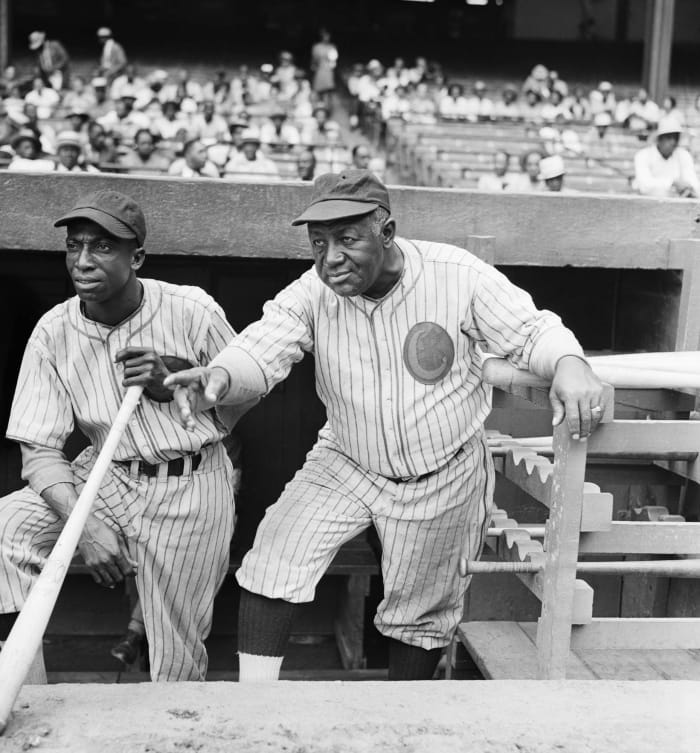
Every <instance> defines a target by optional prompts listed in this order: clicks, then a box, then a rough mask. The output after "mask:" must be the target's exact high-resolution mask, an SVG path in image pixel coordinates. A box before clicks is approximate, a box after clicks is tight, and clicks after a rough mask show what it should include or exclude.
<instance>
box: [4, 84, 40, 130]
mask: <svg viewBox="0 0 700 753" xmlns="http://www.w3.org/2000/svg"><path fill="white" fill-rule="evenodd" d="M3 104H4V105H5V109H6V110H7V114H8V116H9V117H10V118H11V119H12V120H14V121H15V122H16V123H18V124H19V125H23V124H24V108H25V105H26V104H27V103H26V102H25V101H24V97H23V96H22V95H21V93H20V88H19V86H12V87H10V90H9V93H8V95H7V97H5V99H4V100H3ZM31 106H32V107H34V106H33V105H31ZM34 109H35V110H36V108H34Z"/></svg>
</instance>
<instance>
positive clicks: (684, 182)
mask: <svg viewBox="0 0 700 753" xmlns="http://www.w3.org/2000/svg"><path fill="white" fill-rule="evenodd" d="M682 132H683V126H682V125H681V123H680V122H679V121H678V120H677V119H676V118H674V117H673V116H671V115H668V116H666V117H665V118H662V119H661V120H660V121H659V125H658V128H657V129H656V144H651V145H650V146H647V147H645V148H644V149H640V150H639V151H638V152H637V153H636V154H635V156H634V176H635V185H636V188H637V190H638V191H639V193H641V194H643V195H644V196H680V197H683V198H697V197H698V196H700V184H698V176H697V173H696V171H695V165H694V164H693V158H692V156H691V155H690V152H689V151H688V150H687V149H684V148H683V147H682V146H679V142H680V138H681V133H682Z"/></svg>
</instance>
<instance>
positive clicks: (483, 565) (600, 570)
mask: <svg viewBox="0 0 700 753" xmlns="http://www.w3.org/2000/svg"><path fill="white" fill-rule="evenodd" d="M543 570H544V565H543V564H540V563H539V562H529V561H526V562H508V561H505V562H504V561H496V562H490V561H483V560H473V561H467V560H466V559H461V560H460V562H459V574H460V575H461V576H462V577H465V576H467V575H478V574H486V575H493V574H495V573H531V574H535V573H539V572H542V571H543ZM576 573H577V574H578V575H651V576H656V577H659V578H700V560H697V559H684V560H625V561H620V562H578V563H576Z"/></svg>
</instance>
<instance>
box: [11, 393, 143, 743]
mask: <svg viewBox="0 0 700 753" xmlns="http://www.w3.org/2000/svg"><path fill="white" fill-rule="evenodd" d="M142 392H143V387H129V389H128V390H127V391H126V395H125V396H124V399H123V400H122V404H121V406H120V408H119V412H118V413H117V417H116V418H115V420H114V423H113V424H112V428H111V429H110V430H109V434H108V435H107V439H106V440H105V443H104V445H103V447H102V449H101V450H100V452H99V454H98V456H97V459H96V460H95V464H94V465H93V467H92V470H91V471H90V475H89V476H88V478H87V481H86V482H85V486H84V487H83V490H82V492H81V493H80V496H79V497H78V500H77V502H76V503H75V506H74V508H73V510H72V512H71V514H70V515H69V517H68V520H66V523H65V525H64V526H63V530H62V531H61V534H60V536H59V537H58V539H57V540H56V544H55V546H54V548H53V550H52V551H51V554H50V555H49V556H48V558H47V560H46V563H45V565H44V567H43V569H42V571H41V574H40V575H39V577H38V578H37V580H36V582H35V584H34V586H33V588H32V590H31V591H30V592H29V595H28V596H27V600H26V601H25V603H24V606H23V607H22V611H21V612H20V613H19V615H18V616H17V619H16V620H15V624H14V626H13V628H12V630H11V631H10V634H9V635H8V636H7V640H6V641H5V645H4V646H3V649H2V651H0V678H1V681H0V735H1V734H2V733H3V732H4V731H5V728H6V726H7V722H8V720H9V718H10V714H11V713H12V707H13V705H14V703H15V700H16V699H17V696H18V695H19V691H20V689H21V688H22V684H23V682H24V678H25V677H26V676H27V672H28V671H29V668H30V666H31V663H32V661H33V659H34V656H35V655H36V652H37V651H38V649H39V646H40V645H41V639H42V637H43V635H44V631H45V630H46V626H47V625H48V622H49V618H50V617H51V612H52V611H53V608H54V605H55V604H56V599H57V598H58V594H59V591H60V590H61V586H62V585H63V581H64V579H65V577H66V573H67V572H68V568H69V567H70V563H71V560H72V559H73V555H74V553H75V548H76V546H77V545H78V541H79V540H80V535H81V534H82V532H83V527H84V526H85V521H86V520H87V517H88V515H89V514H90V510H91V509H92V505H93V502H94V501H95V496H96V495H97V492H98V490H99V488H100V484H101V483H102V479H103V478H104V475H105V473H106V472H107V469H108V468H109V465H110V463H111V462H112V458H113V457H114V453H115V451H116V449H117V446H118V445H119V441H120V439H121V437H122V434H123V433H124V430H125V429H126V426H127V423H128V421H129V418H130V417H131V414H132V413H133V412H134V410H135V409H136V406H137V405H138V403H139V400H140V399H141V393H142Z"/></svg>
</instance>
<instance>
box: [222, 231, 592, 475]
mask: <svg viewBox="0 0 700 753" xmlns="http://www.w3.org/2000/svg"><path fill="white" fill-rule="evenodd" d="M396 244H397V246H398V247H399V249H400V250H401V251H402V253H403V256H404V268H403V272H402V275H401V277H400V279H399V281H398V282H397V283H396V285H395V286H394V287H393V289H392V290H391V291H390V292H389V293H388V294H387V295H386V296H384V298H382V299H381V300H379V301H375V300H371V299H369V298H365V297H363V296H354V297H342V296H338V295H336V294H335V293H334V292H333V291H332V290H331V289H330V288H329V287H328V286H326V285H324V283H323V282H322V281H321V279H320V278H319V277H318V275H317V273H316V270H315V269H311V270H309V271H307V272H305V273H304V274H303V275H302V276H301V277H300V278H298V279H297V280H296V281H294V282H293V283H291V284H290V285H289V286H288V287H287V288H285V289H284V290H283V291H281V292H280V293H279V294H278V295H277V296H276V297H275V299H274V300H272V301H268V302H267V303H266V304H265V307H264V309H263V317H262V319H261V320H260V321H258V322H255V323H253V324H251V325H249V326H248V327H247V328H246V329H245V330H243V332H241V333H240V334H239V335H238V336H237V337H236V338H234V340H233V341H232V343H231V346H230V350H228V351H226V352H225V354H224V358H225V357H226V354H228V355H230V357H231V358H235V349H236V348H241V349H243V350H245V351H246V352H247V353H249V354H250V355H251V356H252V357H253V358H254V359H255V360H256V361H257V362H258V364H259V365H260V367H261V369H262V371H263V374H264V375H265V378H266V381H267V388H268V389H271V388H272V386H274V384H276V383H277V382H279V381H280V380H282V379H284V378H285V377H286V376H287V374H288V373H289V371H290V369H291V367H292V365H293V363H294V362H296V361H298V360H300V359H301V358H302V357H303V354H304V352H311V353H313V354H314V357H315V372H316V387H317V391H318V394H319V396H320V398H321V400H322V401H323V403H324V404H325V406H326V411H327V416H328V424H327V426H326V427H324V429H323V430H322V431H323V432H324V433H325V434H326V435H327V436H329V437H331V438H332V439H333V440H334V441H335V442H337V444H338V446H339V447H340V449H341V450H342V451H343V452H345V453H346V454H347V455H349V456H350V457H351V458H353V459H354V460H355V461H356V462H357V463H359V464H360V465H361V466H362V467H364V468H367V469H369V470H371V471H375V472H376V473H379V474H381V475H384V476H388V477H414V476H419V475H423V474H425V473H429V472H432V471H434V470H436V469H437V468H440V467H441V466H443V465H444V464H445V463H446V462H447V461H448V460H449V459H450V458H451V457H453V456H454V455H455V454H456V453H457V452H458V450H459V448H460V447H461V446H462V445H464V443H465V442H467V441H468V440H469V439H470V438H472V437H473V436H474V435H475V434H476V433H477V432H478V431H480V430H481V428H482V426H483V423H484V421H485V419H486V417H487V416H488V414H489V412H490V397H491V396H490V388H489V387H487V386H486V385H485V384H484V383H483V381H482V375H481V366H482V352H483V351H489V352H491V353H493V354H497V355H501V356H507V357H509V359H510V360H511V361H512V362H513V363H514V364H515V365H517V366H519V367H521V368H528V366H529V364H530V359H531V356H532V353H533V348H534V347H535V344H536V343H537V341H538V338H540V337H541V336H542V335H543V333H545V332H553V333H554V334H555V335H556V334H557V333H564V334H565V335H566V337H565V340H566V341H567V342H570V341H571V340H573V335H572V334H571V333H570V332H569V331H568V330H566V328H565V327H564V326H563V325H562V323H561V320H560V319H559V317H558V316H556V315H555V314H553V313H551V312H548V311H539V310H537V309H536V308H535V305H534V303H533V301H532V299H531V297H530V296H529V295H528V294H527V293H526V292H525V291H523V290H521V289H520V288H518V287H516V286H515V285H513V284H512V283H510V282H509V281H508V279H507V278H506V277H505V276H504V275H502V274H501V273H500V272H498V271H497V270H496V269H494V268H493V267H491V266H489V265H488V264H485V263H483V262H482V261H480V260H479V259H477V258H476V257H475V256H473V255H472V254H470V253H469V252H467V251H465V250H464V249H461V248H457V247H456V246H450V245H446V244H440V243H429V242H424V241H407V240H404V239H401V238H398V239H396ZM574 342H575V341H574ZM567 352H569V353H570V352H572V351H570V350H569V351H567ZM573 352H579V351H578V350H574V351H573ZM220 363H222V362H220Z"/></svg>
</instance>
